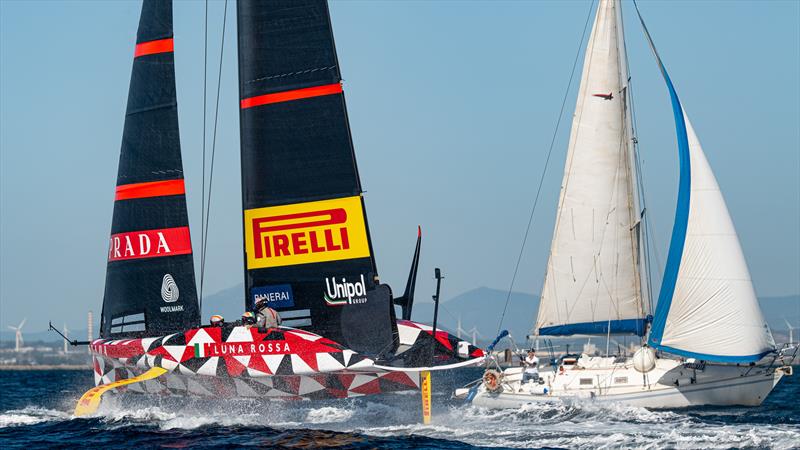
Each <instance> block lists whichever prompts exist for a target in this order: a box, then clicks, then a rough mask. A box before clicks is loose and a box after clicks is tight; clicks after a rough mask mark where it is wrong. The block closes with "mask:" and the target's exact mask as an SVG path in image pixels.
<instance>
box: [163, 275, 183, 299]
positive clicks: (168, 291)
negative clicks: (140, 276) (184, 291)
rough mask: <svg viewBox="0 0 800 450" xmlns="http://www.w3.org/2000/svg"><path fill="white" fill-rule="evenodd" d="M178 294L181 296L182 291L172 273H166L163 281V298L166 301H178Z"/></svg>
mask: <svg viewBox="0 0 800 450" xmlns="http://www.w3.org/2000/svg"><path fill="white" fill-rule="evenodd" d="M178 296H180V291H179V290H178V285H177V284H176V283H175V279H174V278H172V275H170V274H166V275H164V279H163V280H162V281H161V299H162V300H164V302H165V303H172V302H176V301H178Z"/></svg>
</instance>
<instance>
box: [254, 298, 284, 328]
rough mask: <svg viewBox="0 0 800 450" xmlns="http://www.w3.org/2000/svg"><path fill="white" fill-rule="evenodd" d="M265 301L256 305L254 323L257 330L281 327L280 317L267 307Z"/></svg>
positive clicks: (276, 312)
mask: <svg viewBox="0 0 800 450" xmlns="http://www.w3.org/2000/svg"><path fill="white" fill-rule="evenodd" d="M267 303H268V302H267V300H266V299H264V300H259V301H258V303H256V323H257V324H258V327H259V328H278V327H279V326H280V325H281V316H280V314H278V311H275V310H274V309H272V308H270V307H269V306H267Z"/></svg>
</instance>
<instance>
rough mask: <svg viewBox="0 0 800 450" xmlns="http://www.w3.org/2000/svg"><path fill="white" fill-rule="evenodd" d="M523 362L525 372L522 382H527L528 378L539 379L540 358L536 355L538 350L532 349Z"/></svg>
mask: <svg viewBox="0 0 800 450" xmlns="http://www.w3.org/2000/svg"><path fill="white" fill-rule="evenodd" d="M523 362H524V364H525V372H523V374H522V383H523V384H524V383H527V382H528V380H533V381H539V358H537V357H536V350H534V349H530V351H528V356H527V357H526V358H525V360H524V361H523Z"/></svg>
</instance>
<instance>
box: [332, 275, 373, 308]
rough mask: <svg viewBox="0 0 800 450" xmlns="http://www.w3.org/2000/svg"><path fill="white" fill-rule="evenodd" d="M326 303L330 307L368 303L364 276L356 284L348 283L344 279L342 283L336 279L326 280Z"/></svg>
mask: <svg viewBox="0 0 800 450" xmlns="http://www.w3.org/2000/svg"><path fill="white" fill-rule="evenodd" d="M325 303H326V304H327V305H328V306H344V305H357V304H361V303H367V285H366V283H364V275H361V280H360V281H356V282H355V283H350V282H348V281H347V280H346V279H345V278H344V277H342V278H341V282H337V281H336V278H334V277H331V278H325Z"/></svg>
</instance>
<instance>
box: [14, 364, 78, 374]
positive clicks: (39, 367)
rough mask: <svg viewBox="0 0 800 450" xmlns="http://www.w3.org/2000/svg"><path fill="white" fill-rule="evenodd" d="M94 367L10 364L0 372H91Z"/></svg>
mask: <svg viewBox="0 0 800 450" xmlns="http://www.w3.org/2000/svg"><path fill="white" fill-rule="evenodd" d="M91 369H92V366H90V365H88V364H86V365H84V364H37V365H35V366H31V365H20V364H8V365H0V371H9V372H10V371H23V370H91Z"/></svg>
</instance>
